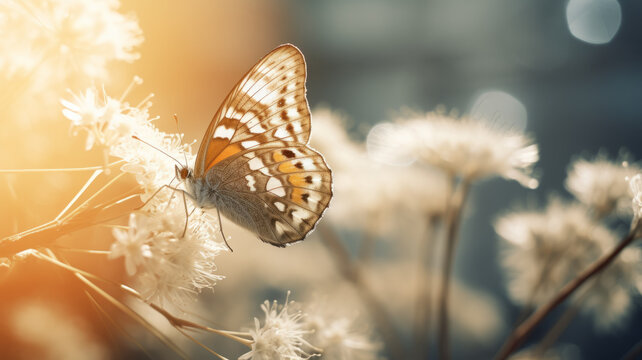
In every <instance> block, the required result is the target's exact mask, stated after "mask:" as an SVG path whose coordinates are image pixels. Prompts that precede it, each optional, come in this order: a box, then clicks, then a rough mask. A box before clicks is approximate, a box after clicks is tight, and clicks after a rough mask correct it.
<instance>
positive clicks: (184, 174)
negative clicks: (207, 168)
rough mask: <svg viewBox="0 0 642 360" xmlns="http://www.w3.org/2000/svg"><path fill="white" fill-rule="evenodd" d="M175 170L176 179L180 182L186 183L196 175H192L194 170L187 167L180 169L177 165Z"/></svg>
mask: <svg viewBox="0 0 642 360" xmlns="http://www.w3.org/2000/svg"><path fill="white" fill-rule="evenodd" d="M174 169H175V171H176V177H177V178H178V179H179V180H180V181H186V180H187V179H191V178H193V176H194V174H193V173H192V170H191V169H190V168H188V167H187V166H181V167H178V165H175V166H174Z"/></svg>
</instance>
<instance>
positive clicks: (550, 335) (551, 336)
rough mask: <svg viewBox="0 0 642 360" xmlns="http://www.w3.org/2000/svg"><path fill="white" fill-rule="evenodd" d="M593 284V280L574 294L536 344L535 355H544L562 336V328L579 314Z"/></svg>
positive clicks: (564, 328)
mask: <svg viewBox="0 0 642 360" xmlns="http://www.w3.org/2000/svg"><path fill="white" fill-rule="evenodd" d="M594 284H595V282H593V284H588V285H589V287H585V288H583V289H582V290H580V291H581V293H580V294H579V295H578V296H575V298H574V299H573V300H572V304H571V305H570V306H569V307H568V308H567V309H566V310H564V313H563V314H562V316H560V318H559V319H558V320H557V321H556V322H555V324H554V325H553V327H551V329H550V330H548V332H547V333H546V335H545V336H544V338H543V339H542V341H541V342H540V343H539V345H537V348H536V349H535V357H537V356H539V355H544V354H545V353H546V351H547V350H548V349H549V348H550V347H551V346H552V345H553V344H554V343H555V342H556V341H557V340H558V339H559V338H560V336H562V333H564V330H566V328H568V326H569V325H570V324H571V322H572V321H573V319H575V317H576V316H577V314H579V312H580V307H581V305H582V302H583V301H584V300H585V299H586V297H587V296H588V295H589V294H590V291H591V288H592V287H593V286H594Z"/></svg>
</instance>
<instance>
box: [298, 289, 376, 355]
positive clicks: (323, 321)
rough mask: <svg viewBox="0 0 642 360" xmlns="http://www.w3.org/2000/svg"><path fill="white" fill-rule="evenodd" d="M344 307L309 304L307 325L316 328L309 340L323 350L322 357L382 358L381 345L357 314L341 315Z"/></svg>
mask: <svg viewBox="0 0 642 360" xmlns="http://www.w3.org/2000/svg"><path fill="white" fill-rule="evenodd" d="M337 305H339V304H337ZM340 308H341V307H340V306H339V307H337V306H330V305H329V304H328V303H327V302H319V301H317V302H315V303H312V304H311V305H308V306H306V313H307V316H306V318H305V322H306V327H307V328H308V329H310V330H312V332H311V333H310V335H309V341H310V343H311V344H313V345H314V346H316V347H319V348H321V349H322V350H323V352H322V354H321V359H327V360H376V359H378V351H379V349H380V348H381V345H380V344H378V343H376V342H374V341H373V340H372V334H370V332H369V331H367V330H368V329H364V328H363V327H361V326H358V325H357V323H356V321H355V320H356V319H355V317H354V316H345V315H344V314H341V313H340Z"/></svg>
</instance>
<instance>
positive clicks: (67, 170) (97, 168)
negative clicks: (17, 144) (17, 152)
mask: <svg viewBox="0 0 642 360" xmlns="http://www.w3.org/2000/svg"><path fill="white" fill-rule="evenodd" d="M124 162H125V160H118V161H114V162H112V163H109V164H107V165H99V166H86V167H75V168H56V169H0V174H15V173H43V172H79V171H90V170H104V169H105V167H110V166H114V165H117V164H120V163H124Z"/></svg>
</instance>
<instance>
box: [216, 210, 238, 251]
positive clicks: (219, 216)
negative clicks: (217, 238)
mask: <svg viewBox="0 0 642 360" xmlns="http://www.w3.org/2000/svg"><path fill="white" fill-rule="evenodd" d="M216 216H218V228H219V229H220V230H221V236H223V241H224V242H225V245H227V248H228V249H230V251H231V252H234V250H233V249H232V247H231V246H230V244H228V243H227V238H226V237H225V233H224V232H223V223H222V222H221V213H220V212H219V210H218V201H216Z"/></svg>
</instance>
